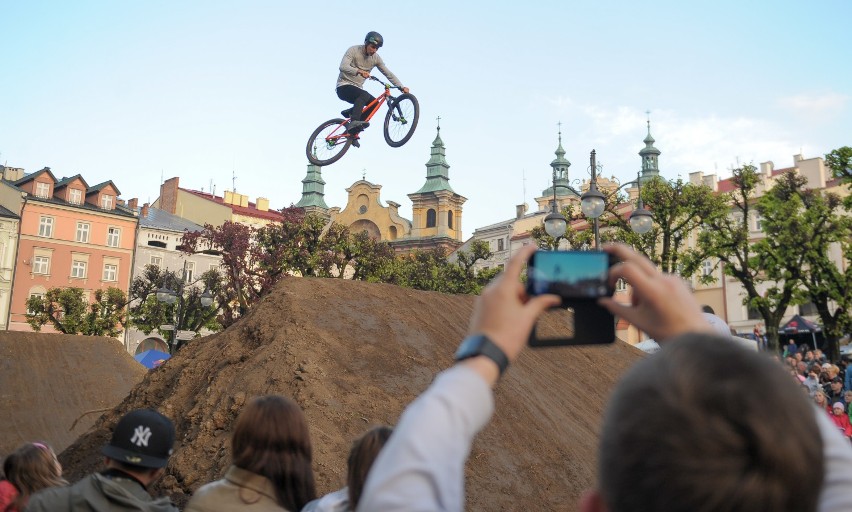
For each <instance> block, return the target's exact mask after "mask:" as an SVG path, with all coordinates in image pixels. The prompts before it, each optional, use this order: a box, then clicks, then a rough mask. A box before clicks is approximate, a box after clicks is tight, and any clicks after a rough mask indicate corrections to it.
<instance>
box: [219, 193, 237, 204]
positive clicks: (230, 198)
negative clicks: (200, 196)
mask: <svg viewBox="0 0 852 512" xmlns="http://www.w3.org/2000/svg"><path fill="white" fill-rule="evenodd" d="M222 202H223V203H225V204H234V193H233V192H232V191H230V190H226V191H225V193H224V194H223V195H222Z"/></svg>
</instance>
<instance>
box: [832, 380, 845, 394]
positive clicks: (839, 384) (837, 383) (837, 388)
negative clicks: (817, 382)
mask: <svg viewBox="0 0 852 512" xmlns="http://www.w3.org/2000/svg"><path fill="white" fill-rule="evenodd" d="M842 390H843V381H842V380H840V377H835V378H833V379H831V392H832V393H835V394H837V393H840V392H841V391H842Z"/></svg>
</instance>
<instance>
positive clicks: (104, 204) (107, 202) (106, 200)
mask: <svg viewBox="0 0 852 512" xmlns="http://www.w3.org/2000/svg"><path fill="white" fill-rule="evenodd" d="M101 208H103V209H104V210H112V196H111V195H109V194H104V195H102V196H101Z"/></svg>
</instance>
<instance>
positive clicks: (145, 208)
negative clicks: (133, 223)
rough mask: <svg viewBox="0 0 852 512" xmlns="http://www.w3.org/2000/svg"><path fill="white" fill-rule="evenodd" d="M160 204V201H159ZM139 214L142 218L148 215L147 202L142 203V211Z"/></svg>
mask: <svg viewBox="0 0 852 512" xmlns="http://www.w3.org/2000/svg"><path fill="white" fill-rule="evenodd" d="M160 205H162V201H160ZM139 216H140V217H142V218H147V217H148V203H145V204H143V205H142V213H141V214H140V215H139Z"/></svg>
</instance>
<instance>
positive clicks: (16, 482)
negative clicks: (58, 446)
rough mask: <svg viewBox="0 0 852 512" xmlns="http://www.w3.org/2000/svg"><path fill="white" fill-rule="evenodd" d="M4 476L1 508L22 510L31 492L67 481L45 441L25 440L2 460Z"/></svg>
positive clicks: (11, 511) (7, 511) (0, 482)
mask: <svg viewBox="0 0 852 512" xmlns="http://www.w3.org/2000/svg"><path fill="white" fill-rule="evenodd" d="M3 474H4V475H5V480H0V512H20V511H22V510H24V508H26V506H27V502H28V501H29V499H30V496H31V495H32V494H34V493H36V492H37V491H40V490H42V489H47V488H48V487H58V486H62V485H68V482H66V481H65V480H63V479H62V465H61V464H60V463H59V461H58V460H56V454H55V453H54V452H53V449H51V448H50V446H48V445H46V444H44V443H24V444H23V445H21V446H19V447H18V448H17V449H16V450H15V451H13V452H12V453H10V454H9V455H8V456H7V457H6V460H4V461H3Z"/></svg>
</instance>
